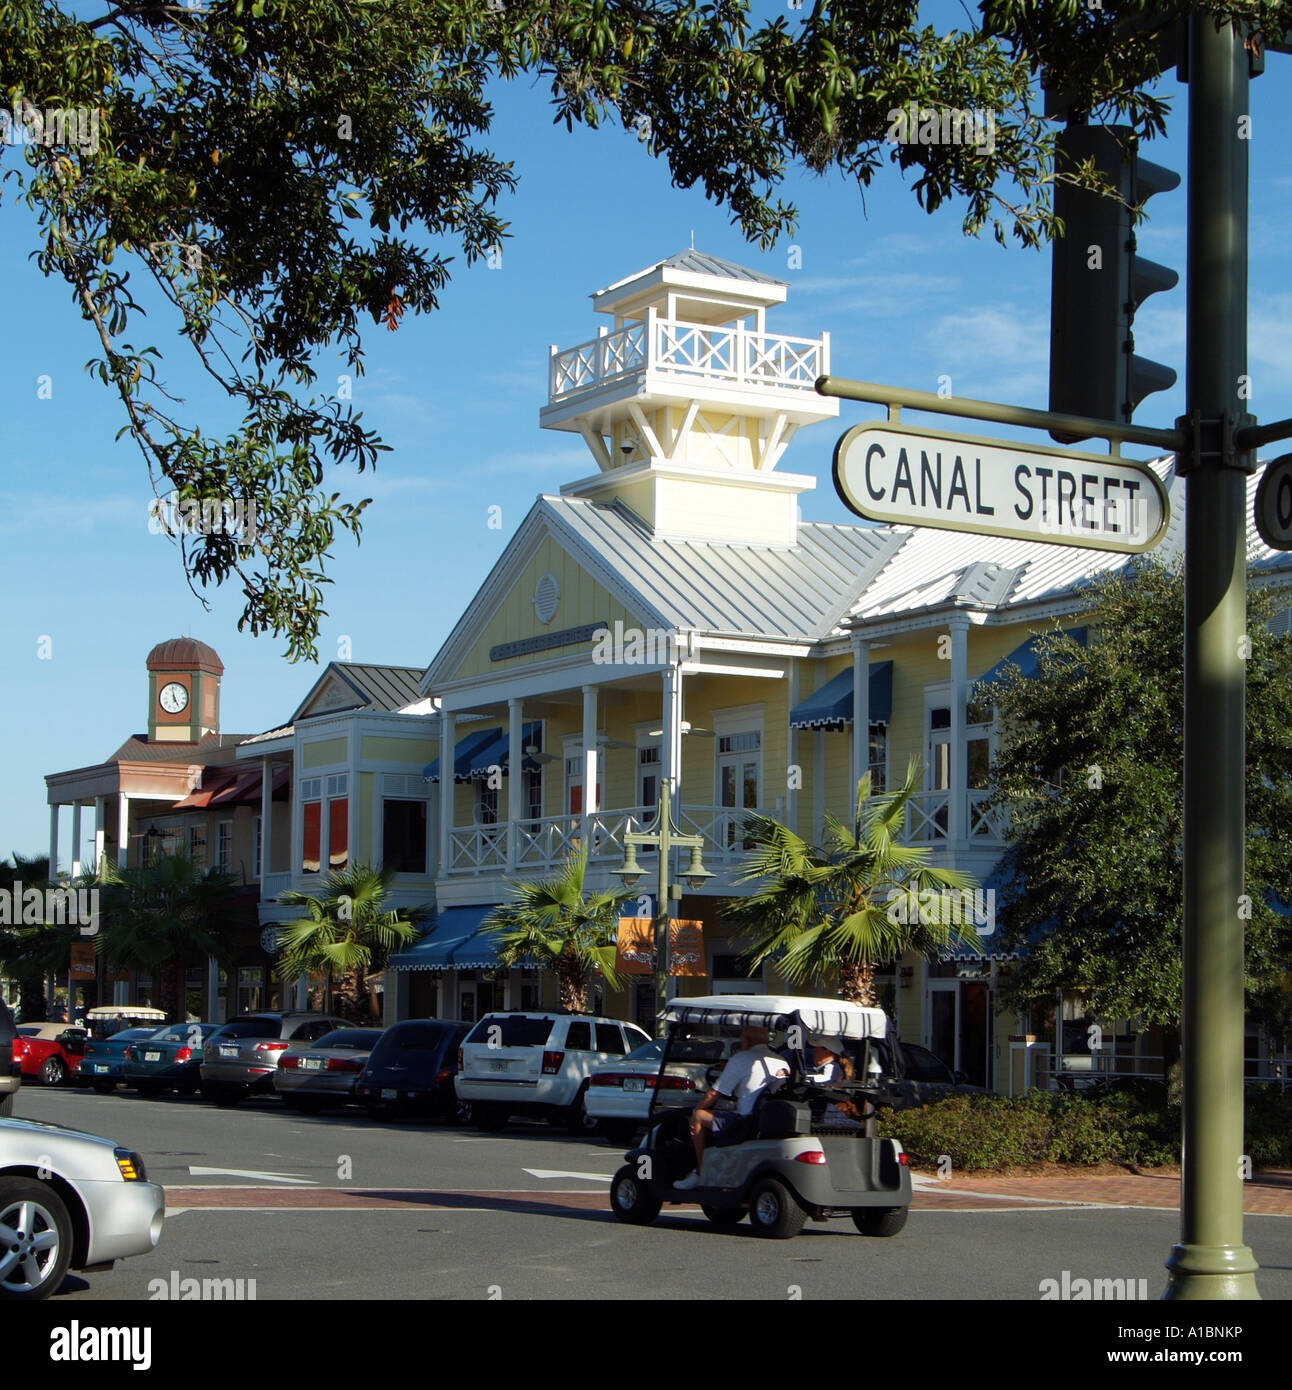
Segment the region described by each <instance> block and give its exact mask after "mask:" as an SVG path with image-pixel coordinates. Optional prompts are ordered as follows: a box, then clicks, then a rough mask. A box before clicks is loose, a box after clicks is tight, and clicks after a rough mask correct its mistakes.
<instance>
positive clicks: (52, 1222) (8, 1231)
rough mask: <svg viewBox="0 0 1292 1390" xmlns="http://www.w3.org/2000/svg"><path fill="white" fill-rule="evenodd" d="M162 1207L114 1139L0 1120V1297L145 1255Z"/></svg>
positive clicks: (34, 1295)
mask: <svg viewBox="0 0 1292 1390" xmlns="http://www.w3.org/2000/svg"><path fill="white" fill-rule="evenodd" d="M37 1174H40V1176H37ZM165 1209H166V1199H165V1196H164V1194H163V1192H162V1190H161V1188H160V1187H158V1186H157V1185H156V1184H155V1183H151V1182H149V1181H148V1177H147V1174H146V1173H145V1171H144V1162H143V1159H142V1158H140V1157H139V1155H138V1154H137V1153H132V1152H131V1151H130V1150H129V1149H127V1148H124V1147H123V1146H122V1145H120V1144H118V1143H117V1142H116V1140H114V1139H104V1138H102V1137H100V1136H99V1135H95V1134H83V1133H82V1132H81V1131H80V1130H75V1129H64V1128H62V1126H60V1125H46V1124H39V1123H37V1122H36V1121H35V1120H15V1119H0V1299H14V1300H21V1301H35V1300H37V1299H42V1298H48V1297H49V1296H50V1295H51V1294H53V1293H56V1292H57V1291H58V1289H59V1286H60V1285H61V1284H62V1282H63V1277H64V1275H66V1273H67V1271H68V1269H78V1270H79V1269H93V1270H95V1272H98V1271H99V1270H102V1269H104V1268H111V1266H112V1264H113V1262H114V1261H116V1260H122V1259H125V1258H126V1257H127V1256H129V1255H146V1254H147V1253H148V1252H149V1251H150V1250H152V1249H153V1248H154V1247H155V1246H156V1244H157V1242H158V1241H159V1240H160V1239H161V1233H162V1222H163V1218H164V1216H165Z"/></svg>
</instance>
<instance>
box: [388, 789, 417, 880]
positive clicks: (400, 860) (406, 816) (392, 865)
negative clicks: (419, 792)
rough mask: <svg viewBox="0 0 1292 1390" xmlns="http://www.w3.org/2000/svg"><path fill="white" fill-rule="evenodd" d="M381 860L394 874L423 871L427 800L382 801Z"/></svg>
mask: <svg viewBox="0 0 1292 1390" xmlns="http://www.w3.org/2000/svg"><path fill="white" fill-rule="evenodd" d="M381 862H382V863H383V864H384V865H385V867H386V868H388V869H393V870H394V871H395V872H396V873H397V874H425V873H426V802H425V801H393V800H387V801H383V802H382V805H381Z"/></svg>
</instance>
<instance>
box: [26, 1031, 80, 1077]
mask: <svg viewBox="0 0 1292 1390" xmlns="http://www.w3.org/2000/svg"><path fill="white" fill-rule="evenodd" d="M86 1035H87V1030H86V1029H84V1028H77V1027H75V1026H73V1027H71V1028H69V1027H68V1026H67V1024H66V1023H20V1024H19V1025H18V1036H17V1037H16V1038H15V1039H14V1040H13V1059H14V1061H15V1062H17V1063H18V1064H19V1066H20V1068H21V1070H22V1074H23V1076H30V1077H33V1078H36V1079H39V1081H40V1082H41V1084H42V1085H44V1086H61V1085H62V1084H63V1082H64V1081H66V1080H67V1078H68V1077H69V1076H71V1074H72V1069H73V1067H75V1066H76V1063H77V1061H78V1059H79V1058H80V1057H81V1055H82V1053H83V1052H84V1051H85V1039H86Z"/></svg>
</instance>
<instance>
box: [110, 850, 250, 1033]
mask: <svg viewBox="0 0 1292 1390" xmlns="http://www.w3.org/2000/svg"><path fill="white" fill-rule="evenodd" d="M101 882H102V883H103V884H104V885H105V909H104V912H103V927H102V930H101V931H100V932H99V934H98V936H97V937H96V938H95V943H96V950H97V951H98V954H99V955H101V956H104V957H106V959H108V960H109V961H112V962H114V963H115V964H116V965H119V966H123V967H125V968H128V969H134V970H141V971H145V972H147V973H149V974H151V975H153V977H154V978H155V979H156V980H157V1001H158V1003H159V1005H160V1006H161V1007H164V1008H166V1009H167V1011H168V1012H169V1013H171V1014H172V1015H173V1019H174V1020H175V1021H177V1022H180V1023H182V1022H183V1021H184V1020H185V1019H186V1018H187V1017H188V996H187V991H186V989H185V976H186V974H187V966H188V962H189V961H190V960H202V959H205V958H206V957H208V956H213V957H214V958H215V959H216V960H217V961H219V962H220V963H221V964H222V965H227V964H228V963H229V961H230V959H231V957H230V953H229V947H228V945H227V942H226V939H225V936H224V935H223V933H222V931H221V928H222V927H225V926H227V925H228V924H229V922H230V919H231V917H232V916H233V914H234V913H235V912H236V910H237V906H238V904H239V901H240V899H241V898H242V897H243V896H244V890H242V889H241V888H240V887H239V885H238V883H237V880H236V879H235V878H234V877H233V876H232V875H231V874H225V873H221V872H219V871H218V870H215V869H211V870H204V869H202V868H200V867H199V866H198V865H196V864H194V862H193V861H192V860H191V859H189V858H188V857H187V856H186V855H182V854H160V855H157V856H156V857H155V858H154V859H153V861H152V862H151V863H150V864H144V865H137V866H136V867H134V868H125V869H123V868H118V867H117V866H115V865H113V864H111V863H108V862H106V861H105V864H104V868H103V871H102V879H101Z"/></svg>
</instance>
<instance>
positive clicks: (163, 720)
mask: <svg viewBox="0 0 1292 1390" xmlns="http://www.w3.org/2000/svg"><path fill="white" fill-rule="evenodd" d="M147 666H148V741H149V742H150V743H197V742H198V740H199V739H201V738H203V737H205V735H207V734H218V733H219V732H220V677H221V676H222V675H223V674H224V663H223V662H222V661H221V660H220V658H219V657H218V656H217V655H216V654H215V651H214V650H213V649H212V648H211V647H208V646H207V645H206V643H205V642H199V641H197V640H196V639H195V638H193V637H172V638H170V639H169V641H166V642H159V643H158V644H157V645H156V646H155V647H154V648H153V649H152V651H150V652H149V653H148V662H147Z"/></svg>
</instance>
